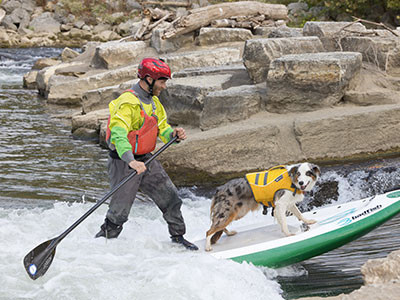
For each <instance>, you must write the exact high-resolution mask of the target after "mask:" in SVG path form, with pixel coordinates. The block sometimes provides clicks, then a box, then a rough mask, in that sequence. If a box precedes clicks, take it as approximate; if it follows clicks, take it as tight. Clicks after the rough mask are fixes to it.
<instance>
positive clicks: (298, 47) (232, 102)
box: [25, 20, 400, 185]
mask: <svg viewBox="0 0 400 300" xmlns="http://www.w3.org/2000/svg"><path fill="white" fill-rule="evenodd" d="M274 22H275V23H279V22H278V20H275V21H274ZM271 32H272V33H273V36H276V35H277V34H278V33H282V35H283V33H285V37H281V38H271V37H269V36H270V35H271ZM398 35H400V33H399V32H398V31H393V32H390V31H386V30H370V29H367V28H365V27H364V26H363V25H362V24H361V23H349V22H307V23H306V24H305V26H304V28H297V29H296V30H295V29H291V31H290V34H289V36H288V31H287V27H286V26H285V25H282V26H275V25H274V26H272V27H271V26H269V27H260V28H258V30H257V31H256V33H253V32H252V31H250V30H246V29H237V28H211V27H210V28H208V27H203V28H201V29H200V31H199V34H198V36H197V37H196V38H195V39H194V41H193V42H192V43H189V44H185V46H183V45H182V44H176V43H174V41H176V40H174V39H172V40H169V39H163V38H161V36H153V38H152V40H151V41H150V42H145V41H119V40H118V41H111V42H106V43H100V42H90V43H88V44H87V45H86V46H85V47H84V52H83V53H81V54H79V53H76V52H74V51H71V49H67V48H66V49H65V50H64V52H63V54H62V56H61V59H55V60H50V61H49V60H47V61H41V62H40V63H42V64H39V62H38V64H37V67H36V68H38V70H32V72H30V73H28V74H27V75H26V76H25V85H26V86H27V87H30V88H37V89H38V91H39V93H40V94H41V95H43V96H44V97H46V98H47V101H48V102H49V103H53V104H58V105H69V106H73V107H76V108H77V109H78V110H79V112H78V113H77V114H75V115H74V116H73V117H72V132H73V134H74V135H75V136H76V137H79V138H88V139H95V140H99V142H100V144H103V142H104V132H105V125H106V119H107V117H108V112H107V105H108V102H109V101H110V99H114V98H115V97H116V96H117V95H118V94H119V93H121V92H122V91H123V90H125V89H127V88H129V87H130V86H131V85H132V84H133V83H134V82H135V81H136V79H135V78H136V72H137V64H138V62H139V61H140V60H141V59H142V58H143V57H145V56H161V57H162V58H164V59H165V60H166V62H167V63H168V64H169V65H170V66H171V68H172V70H174V78H173V80H171V81H170V82H169V83H168V90H167V91H166V92H165V93H163V94H162V95H161V99H162V101H163V104H164V106H165V108H166V110H167V112H168V115H169V121H170V123H171V124H174V125H179V126H184V127H186V128H187V129H188V132H189V139H188V140H187V141H185V142H184V143H181V144H180V145H177V146H175V147H173V148H171V149H170V150H169V151H168V152H166V153H165V154H163V161H164V162H165V165H166V168H167V169H168V171H169V172H170V173H171V174H172V175H173V177H174V179H175V180H176V181H177V182H178V184H182V185H185V184H187V185H191V184H210V183H213V184H218V183H222V182H224V181H226V180H227V179H228V178H231V177H234V176H239V175H241V174H244V173H245V172H249V171H253V170H259V169H264V168H268V167H271V166H273V165H276V164H285V163H293V162H298V161H304V160H311V161H315V162H319V163H324V162H332V161H343V160H354V159H369V158H372V157H374V156H376V155H382V154H395V155H397V154H398V153H399V149H400V136H399V135H398V133H397V132H398V129H399V123H398V120H399V116H400V105H399V101H400V97H399V93H400V78H399V77H398V75H399V74H400V73H399V70H400V69H399V66H400V56H399V53H400V51H399V49H400V48H399V47H400V45H399V38H398ZM178 38H179V39H181V37H178ZM166 49H174V50H170V51H166ZM40 68H41V69H40ZM175 157H180V159H179V161H178V160H176V159H175Z"/></svg>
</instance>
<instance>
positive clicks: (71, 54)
mask: <svg viewBox="0 0 400 300" xmlns="http://www.w3.org/2000/svg"><path fill="white" fill-rule="evenodd" d="M78 56H79V52H77V51H75V50H72V49H71V48H68V47H66V48H64V50H63V51H62V52H61V61H62V62H69V61H71V60H73V59H74V58H76V57H78Z"/></svg>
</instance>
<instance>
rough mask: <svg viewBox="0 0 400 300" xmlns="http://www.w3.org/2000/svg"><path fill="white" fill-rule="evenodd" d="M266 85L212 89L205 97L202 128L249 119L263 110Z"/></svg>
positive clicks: (201, 120)
mask: <svg viewBox="0 0 400 300" xmlns="http://www.w3.org/2000/svg"><path fill="white" fill-rule="evenodd" d="M265 95H266V89H265V86H264V85H263V86H259V85H258V86H257V85H241V86H237V87H231V88H229V89H226V90H220V91H212V92H210V93H208V94H207V95H206V97H205V98H204V104H203V111H202V113H201V116H200V128H201V129H202V130H209V129H211V128H215V127H218V126H221V125H223V124H227V123H229V122H235V121H239V120H245V119H248V118H249V117H250V116H251V115H253V114H255V113H258V112H259V111H260V110H261V106H262V102H263V98H265Z"/></svg>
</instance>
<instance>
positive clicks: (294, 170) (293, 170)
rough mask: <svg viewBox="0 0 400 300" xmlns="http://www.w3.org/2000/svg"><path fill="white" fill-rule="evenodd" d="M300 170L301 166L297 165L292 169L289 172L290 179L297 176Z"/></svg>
mask: <svg viewBox="0 0 400 300" xmlns="http://www.w3.org/2000/svg"><path fill="white" fill-rule="evenodd" d="M298 169H299V166H298V165H295V166H293V167H291V168H290V169H289V171H288V173H289V176H290V177H293V176H294V175H296V173H297V170H298Z"/></svg>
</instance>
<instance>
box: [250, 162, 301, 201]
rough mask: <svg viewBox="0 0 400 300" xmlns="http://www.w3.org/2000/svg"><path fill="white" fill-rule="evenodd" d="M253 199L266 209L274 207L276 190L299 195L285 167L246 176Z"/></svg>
mask: <svg viewBox="0 0 400 300" xmlns="http://www.w3.org/2000/svg"><path fill="white" fill-rule="evenodd" d="M246 179H247V182H248V183H249V184H250V187H251V190H252V192H253V195H254V199H255V200H256V201H257V202H260V203H262V204H263V205H265V206H267V207H275V203H274V195H275V193H276V192H277V191H278V190H282V189H285V190H290V191H292V192H293V193H298V194H300V193H301V191H299V190H298V189H296V187H295V186H294V185H293V184H292V180H291V179H290V176H289V174H288V172H287V170H286V168H285V166H276V167H273V168H271V169H269V170H266V171H261V172H256V173H248V174H246Z"/></svg>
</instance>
